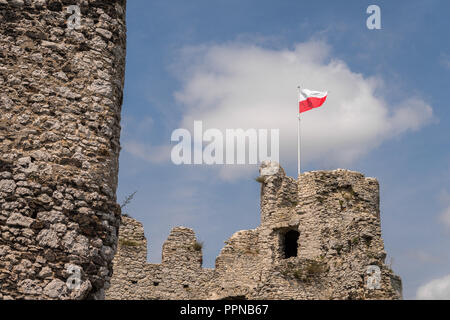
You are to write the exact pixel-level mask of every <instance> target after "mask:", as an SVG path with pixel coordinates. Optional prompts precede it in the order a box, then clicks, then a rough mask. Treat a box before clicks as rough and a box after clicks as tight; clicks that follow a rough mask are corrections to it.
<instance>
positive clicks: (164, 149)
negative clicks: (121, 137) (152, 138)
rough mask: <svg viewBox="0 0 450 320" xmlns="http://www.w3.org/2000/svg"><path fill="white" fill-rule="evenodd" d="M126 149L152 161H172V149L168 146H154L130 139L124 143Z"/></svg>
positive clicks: (136, 155)
mask: <svg viewBox="0 0 450 320" xmlns="http://www.w3.org/2000/svg"><path fill="white" fill-rule="evenodd" d="M122 145H123V149H124V151H126V152H128V153H130V154H131V155H133V156H135V157H137V158H140V159H142V160H145V161H147V162H150V163H167V162H168V161H170V149H171V147H170V146H169V145H167V146H164V145H162V146H152V145H148V144H145V143H141V142H137V141H132V140H128V141H125V142H123V143H122Z"/></svg>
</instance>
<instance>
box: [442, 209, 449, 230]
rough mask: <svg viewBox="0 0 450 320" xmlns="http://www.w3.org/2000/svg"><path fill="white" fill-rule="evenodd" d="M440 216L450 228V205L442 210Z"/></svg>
mask: <svg viewBox="0 0 450 320" xmlns="http://www.w3.org/2000/svg"><path fill="white" fill-rule="evenodd" d="M440 218H441V221H442V222H443V223H444V224H445V226H446V227H448V228H450V206H449V207H448V208H447V209H445V210H444V211H443V212H442V214H441V216H440Z"/></svg>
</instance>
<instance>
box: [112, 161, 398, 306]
mask: <svg viewBox="0 0 450 320" xmlns="http://www.w3.org/2000/svg"><path fill="white" fill-rule="evenodd" d="M260 174H261V175H260V177H259V178H258V180H259V181H260V182H261V225H260V226H259V227H257V228H256V229H253V230H243V231H238V232H236V233H235V234H234V235H233V236H232V237H231V238H230V239H229V240H228V241H226V245H225V247H224V248H223V249H222V251H221V252H220V255H219V256H218V257H217V259H216V266H215V268H214V269H206V268H202V267H201V261H202V253H201V246H199V245H198V243H197V240H196V238H195V234H194V232H193V231H192V230H191V229H188V228H184V227H177V228H174V229H173V230H172V232H171V234H170V236H169V238H168V239H167V241H166V242H165V244H164V247H163V258H162V263H161V264H148V263H147V262H146V259H145V257H146V256H147V252H146V240H145V237H144V231H143V228H142V225H141V224H140V223H138V222H137V221H135V220H134V219H131V218H124V220H123V224H122V225H121V227H120V233H119V239H120V241H119V243H120V244H119V248H118V253H117V255H116V257H115V259H114V274H113V278H112V280H111V287H110V288H109V290H108V291H107V299H400V298H401V280H400V278H399V277H398V276H396V275H394V273H393V271H392V270H391V269H390V267H389V266H387V265H386V264H385V258H386V252H385V251H384V246H383V240H382V238H381V222H380V211H379V185H378V182H377V180H376V179H374V178H366V177H364V175H362V174H361V173H358V172H352V171H348V170H334V171H314V172H306V173H303V174H302V175H301V176H300V177H299V179H298V180H295V179H293V178H291V177H286V175H285V173H284V170H283V169H282V168H281V167H279V166H278V164H276V163H264V164H263V165H262V167H261V169H260ZM291 230H295V231H297V232H299V238H298V241H297V246H298V247H297V251H296V253H297V255H296V256H293V257H289V258H286V257H285V251H284V247H285V246H286V244H285V243H284V242H285V235H286V233H287V232H288V231H291ZM135 240H136V241H135ZM369 266H376V267H377V268H379V270H380V273H381V274H380V280H381V282H380V287H379V288H377V287H376V288H371V287H370V286H368V285H367V280H368V277H373V274H372V271H371V270H370V268H369Z"/></svg>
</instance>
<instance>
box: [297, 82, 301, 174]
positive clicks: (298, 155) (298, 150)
mask: <svg viewBox="0 0 450 320" xmlns="http://www.w3.org/2000/svg"><path fill="white" fill-rule="evenodd" d="M297 88H298V108H299V109H298V127H297V133H298V137H297V144H298V145H297V159H298V176H300V173H301V169H300V136H301V135H300V86H298V87H297Z"/></svg>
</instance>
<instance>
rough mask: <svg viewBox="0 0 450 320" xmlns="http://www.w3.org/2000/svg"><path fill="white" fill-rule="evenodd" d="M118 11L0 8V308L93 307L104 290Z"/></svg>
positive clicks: (0, 1) (14, 2) (122, 38)
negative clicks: (10, 304)
mask: <svg viewBox="0 0 450 320" xmlns="http://www.w3.org/2000/svg"><path fill="white" fill-rule="evenodd" d="M125 6H126V3H125V0H109V1H99V0H0V88H1V89H0V148H1V152H0V209H1V211H0V299H2V298H3V299H68V298H71V299H84V298H91V299H100V298H103V296H104V291H105V289H106V288H107V287H108V283H109V280H110V277H111V274H112V265H111V260H112V259H113V256H114V253H115V250H116V244H117V234H118V227H119V223H120V207H119V206H118V205H117V203H116V196H115V192H116V187H117V175H118V156H119V151H120V144H119V138H120V112H121V105H122V90H123V85H124V68H125V49H126V26H125ZM77 22H79V24H78V25H77Z"/></svg>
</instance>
